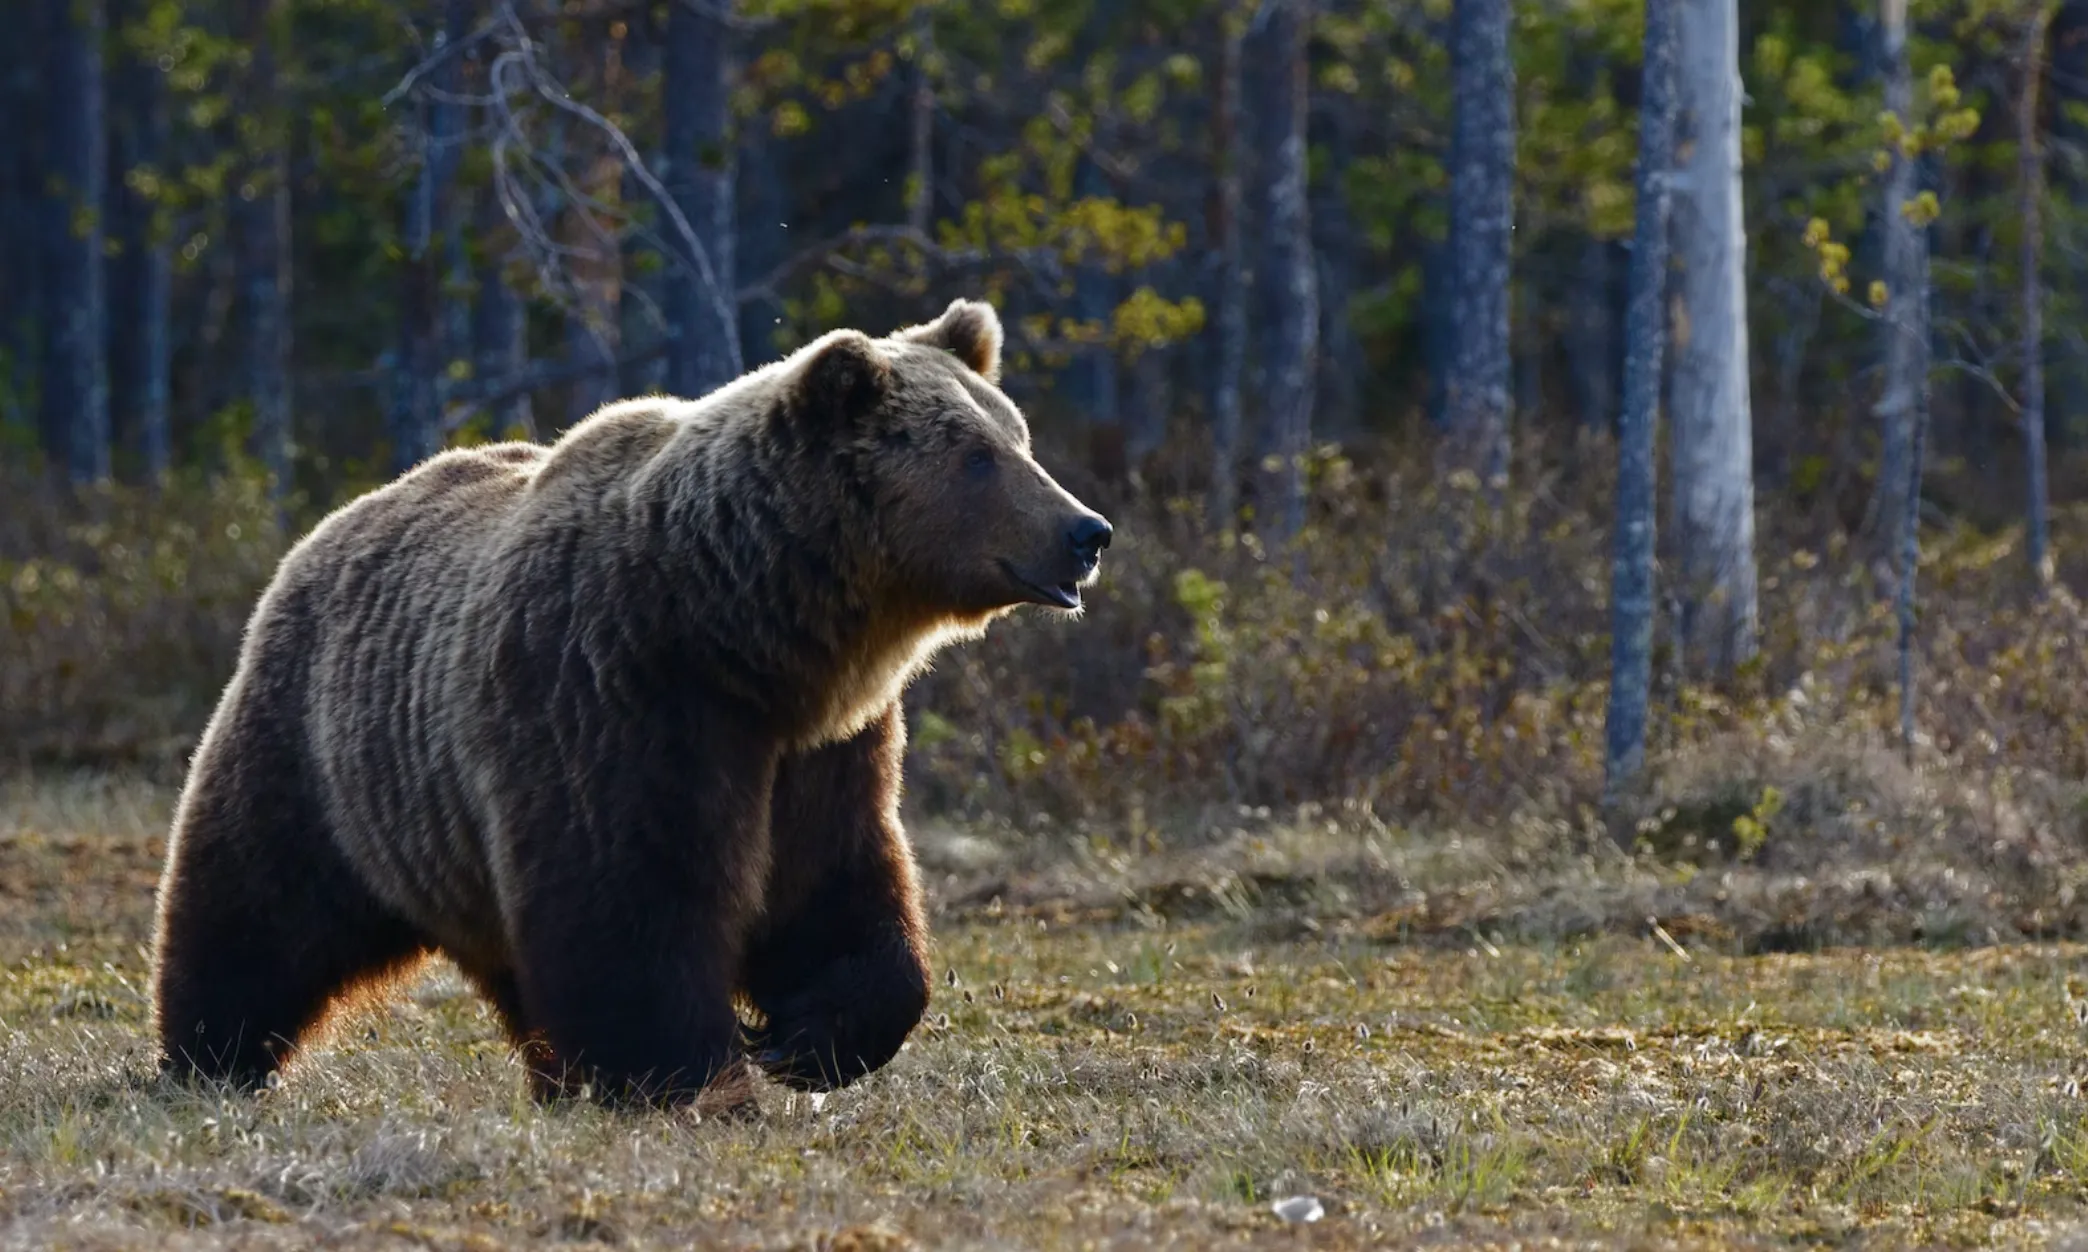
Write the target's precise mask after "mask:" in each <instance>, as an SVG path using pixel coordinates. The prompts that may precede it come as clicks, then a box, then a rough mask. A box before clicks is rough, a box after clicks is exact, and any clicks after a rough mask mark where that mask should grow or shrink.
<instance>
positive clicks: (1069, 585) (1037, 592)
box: [1000, 561, 1080, 612]
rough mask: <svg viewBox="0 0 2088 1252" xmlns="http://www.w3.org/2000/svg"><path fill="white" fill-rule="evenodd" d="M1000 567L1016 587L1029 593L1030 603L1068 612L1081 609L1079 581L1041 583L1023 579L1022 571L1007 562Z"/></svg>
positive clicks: (1026, 597)
mask: <svg viewBox="0 0 2088 1252" xmlns="http://www.w3.org/2000/svg"><path fill="white" fill-rule="evenodd" d="M1000 567H1001V572H1002V573H1004V574H1006V575H1007V576H1008V577H1009V578H1010V579H1011V580H1013V582H1014V583H1015V585H1016V586H1018V587H1020V588H1022V589H1023V590H1024V591H1026V592H1028V593H1029V594H1028V595H1027V596H1025V597H1024V598H1025V599H1026V600H1028V601H1029V602H1030V603H1032V604H1041V605H1043V606H1044V607H1045V608H1048V609H1065V610H1067V611H1068V612H1072V611H1076V610H1078V609H1079V608H1080V583H1079V581H1078V580H1076V579H1071V578H1068V579H1065V580H1063V581H1061V582H1039V581H1038V580H1036V579H1034V578H1025V577H1023V576H1022V573H1021V572H1020V571H1018V570H1017V569H1016V568H1015V567H1014V566H1013V565H1011V564H1009V563H1008V562H1006V561H1002V562H1001V563H1000Z"/></svg>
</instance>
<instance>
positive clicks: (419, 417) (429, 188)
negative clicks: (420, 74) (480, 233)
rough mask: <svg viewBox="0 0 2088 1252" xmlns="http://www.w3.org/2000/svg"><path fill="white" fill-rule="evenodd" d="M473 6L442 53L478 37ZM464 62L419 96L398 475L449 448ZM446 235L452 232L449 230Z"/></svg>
mask: <svg viewBox="0 0 2088 1252" xmlns="http://www.w3.org/2000/svg"><path fill="white" fill-rule="evenodd" d="M471 19H472V3H471V0H449V3H448V4H447V5H445V8H444V21H443V26H442V28H441V29H440V30H438V31H437V32H436V36H435V38H436V47H437V48H441V47H443V46H445V45H447V44H449V43H451V42H453V41H456V40H460V39H463V38H464V37H465V36H467V35H468V34H470V32H471ZM462 82H463V59H462V58H461V57H458V56H451V57H448V58H447V59H445V60H444V61H443V62H442V63H441V65H439V66H438V67H437V68H436V69H435V70H434V72H432V73H431V74H430V75H429V76H428V84H427V87H428V89H427V90H426V91H425V92H423V93H417V98H416V101H415V111H416V112H417V114H418V115H419V116H418V123H417V125H416V126H415V127H414V135H415V138H417V139H418V140H419V148H420V152H419V158H420V170H419V172H418V173H417V175H416V176H415V178H414V181H413V185H412V187H411V188H410V189H409V190H408V192H407V198H406V212H405V222H404V230H403V232H402V233H403V236H404V238H403V242H404V244H405V251H406V255H405V256H404V257H402V258H401V259H400V275H399V355H398V361H399V379H398V389H397V392H396V394H395V396H394V399H393V410H392V431H391V437H392V472H393V473H394V474H403V473H405V472H406V471H407V470H409V469H411V468H413V467H414V466H415V465H418V464H420V463H421V462H422V461H425V460H426V459H428V458H429V457H431V456H434V455H435V454H436V453H437V452H440V451H441V450H442V444H443V438H442V398H441V397H442V392H441V378H442V371H443V368H444V366H445V365H446V364H447V362H448V361H449V360H450V358H451V357H452V356H453V355H455V354H456V353H457V352H459V351H460V350H461V349H462V347H463V345H462V344H461V343H458V342H456V341H455V339H454V337H453V334H452V333H450V332H451V331H452V329H453V327H454V326H455V323H456V320H457V316H456V314H455V313H454V312H453V311H452V310H451V308H450V306H451V305H452V304H453V303H454V300H453V299H450V298H446V297H445V296H444V294H443V290H442V288H443V282H442V274H443V270H444V269H445V268H446V267H447V266H454V264H455V258H454V257H453V256H450V255H447V254H448V251H449V249H447V248H443V249H441V250H438V249H437V247H436V229H437V227H436V224H437V223H438V222H442V223H445V224H449V223H452V222H453V221H454V216H455V215H454V214H453V213H452V212H451V205H450V193H451V186H452V185H453V184H454V183H455V181H456V171H457V167H458V164H459V160H460V158H461V157H462V154H463V153H462V149H463V142H464V107H463V104H462V102H461V101H460V100H459V99H458V98H457V97H458V96H459V95H460V93H461V89H462ZM443 233H444V235H445V236H447V235H449V234H450V231H449V230H447V229H445V230H444V231H443Z"/></svg>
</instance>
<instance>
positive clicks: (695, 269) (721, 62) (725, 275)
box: [665, 0, 742, 397]
mask: <svg viewBox="0 0 2088 1252" xmlns="http://www.w3.org/2000/svg"><path fill="white" fill-rule="evenodd" d="M731 12H732V2H731V0H705V2H704V3H703V4H700V5H699V4H686V3H683V4H675V5H673V6H671V7H670V10H669V14H668V18H667V54H666V78H665V82H666V88H667V89H666V135H667V177H666V180H665V181H666V186H667V191H668V194H669V195H671V196H673V197H674V200H675V203H676V204H677V205H679V206H680V207H681V211H682V213H683V215H684V216H685V217H687V218H688V220H689V225H690V226H691V228H692V229H693V230H694V232H695V235H696V241H697V243H698V244H699V245H701V253H702V255H699V256H678V257H676V258H675V259H676V262H677V264H676V265H675V266H674V267H673V271H672V275H671V277H670V278H669V279H668V283H667V321H668V324H669V326H670V327H672V329H673V333H674V336H675V341H674V349H673V352H672V354H671V355H670V357H669V364H668V369H667V386H668V388H669V389H670V390H672V391H674V392H675V393H676V394H678V395H683V396H691V397H693V396H700V395H702V394H704V393H705V392H708V391H711V390H712V389H714V388H717V387H720V386H723V385H724V384H726V383H728V382H731V381H732V380H733V379H734V378H736V377H738V376H739V373H740V370H741V360H742V358H741V355H740V343H739V313H738V306H737V304H736V302H735V298H734V278H733V274H734V267H733V251H734V248H733V244H734V237H733V236H734V223H733V186H734V166H735V162H734V160H733V156H734V151H733V140H732V117H731V112H730V105H731V94H730V93H731V88H732V46H731V41H732V30H731V26H730V17H731ZM681 250H682V249H681V247H680V246H679V245H677V247H676V251H677V252H680V251H681Z"/></svg>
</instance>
